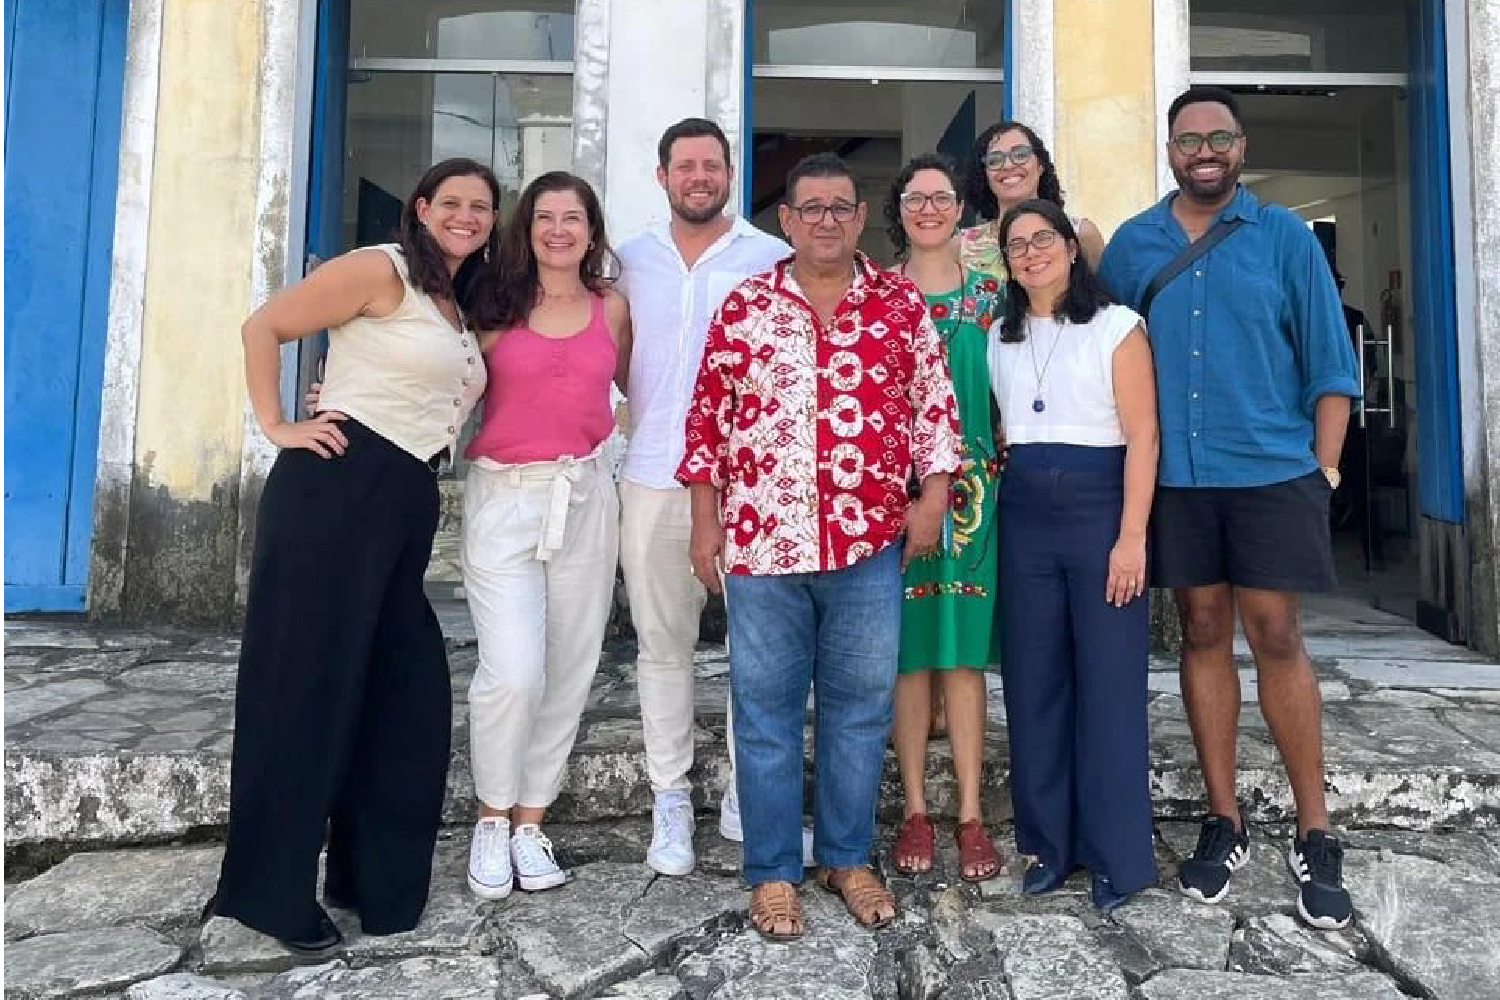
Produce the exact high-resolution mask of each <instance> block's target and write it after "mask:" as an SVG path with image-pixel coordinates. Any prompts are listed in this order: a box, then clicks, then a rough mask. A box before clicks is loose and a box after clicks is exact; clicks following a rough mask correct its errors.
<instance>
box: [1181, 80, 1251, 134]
mask: <svg viewBox="0 0 1500 1000" xmlns="http://www.w3.org/2000/svg"><path fill="white" fill-rule="evenodd" d="M1189 104H1222V105H1223V106H1224V107H1226V108H1228V109H1229V114H1230V116H1231V117H1232V118H1234V124H1235V127H1237V128H1239V129H1240V130H1241V131H1243V130H1244V128H1245V120H1244V118H1242V117H1240V102H1239V98H1237V97H1235V96H1234V95H1233V94H1231V93H1230V92H1229V91H1227V90H1225V89H1224V88H1223V87H1189V88H1188V89H1187V90H1184V91H1183V92H1182V93H1180V94H1178V95H1177V99H1176V100H1175V101H1173V102H1172V106H1171V107H1170V108H1168V109H1167V131H1168V132H1170V131H1172V126H1174V125H1176V124H1177V115H1178V113H1179V112H1180V111H1182V109H1183V108H1185V107H1187V106H1188V105H1189Z"/></svg>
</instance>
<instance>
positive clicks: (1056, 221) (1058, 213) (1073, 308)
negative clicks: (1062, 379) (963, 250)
mask: <svg viewBox="0 0 1500 1000" xmlns="http://www.w3.org/2000/svg"><path fill="white" fill-rule="evenodd" d="M1023 215H1039V216H1041V217H1042V218H1043V219H1045V220H1047V224H1048V225H1050V226H1051V227H1052V228H1053V229H1055V230H1056V231H1057V235H1059V236H1061V237H1062V238H1063V239H1064V240H1065V241H1066V242H1067V244H1068V246H1070V247H1072V248H1073V250H1074V251H1075V256H1074V259H1073V263H1072V264H1071V265H1070V266H1069V268H1068V289H1067V291H1065V292H1063V297H1062V298H1061V299H1059V300H1058V302H1057V308H1056V309H1055V310H1054V311H1053V318H1054V319H1058V320H1062V319H1066V320H1068V322H1070V323H1087V322H1088V321H1089V320H1091V319H1093V318H1094V314H1095V313H1097V312H1098V311H1099V310H1100V309H1103V308H1104V307H1105V306H1107V305H1109V304H1110V303H1111V302H1112V301H1114V300H1113V299H1111V298H1110V297H1109V292H1107V291H1105V288H1104V286H1103V285H1101V284H1100V283H1099V279H1098V278H1096V277H1095V276H1094V272H1093V271H1092V270H1090V269H1089V262H1088V260H1087V258H1085V257H1084V256H1083V254H1082V253H1077V252H1076V251H1077V249H1078V232H1077V230H1075V229H1074V228H1073V220H1071V219H1069V218H1068V213H1066V212H1064V211H1063V210H1062V206H1060V205H1058V204H1057V203H1056V202H1054V201H1048V200H1046V199H1044V198H1033V199H1032V200H1030V201H1023V202H1021V203H1020V204H1019V205H1016V206H1015V207H1014V208H1012V209H1010V210H1009V211H1007V212H1006V213H1005V217H1004V218H1002V219H1001V220H1000V226H999V229H1000V246H1001V247H1002V248H1003V247H1004V246H1005V243H1006V240H1007V239H1008V238H1009V236H1010V227H1011V226H1013V225H1015V222H1016V220H1017V219H1019V218H1020V217H1021V216H1023ZM1002 252H1003V251H1002ZM1007 273H1009V272H1008V270H1007ZM1030 308H1031V299H1030V296H1029V294H1028V293H1027V291H1026V289H1025V288H1024V287H1022V285H1021V283H1020V282H1018V281H1017V280H1016V279H1015V278H1014V277H1013V276H1011V277H1007V278H1006V282H1005V314H1004V316H1002V317H1001V319H1000V339H1001V340H1002V341H1003V342H1005V343H1007V344H1014V343H1018V342H1020V341H1023V340H1025V339H1026V314H1027V311H1028V310H1029V309H1030Z"/></svg>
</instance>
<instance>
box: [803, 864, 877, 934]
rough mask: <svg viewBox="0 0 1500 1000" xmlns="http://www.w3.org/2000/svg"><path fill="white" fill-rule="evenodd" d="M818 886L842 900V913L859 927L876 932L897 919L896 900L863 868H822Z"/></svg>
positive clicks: (861, 866) (868, 870) (860, 866)
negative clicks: (847, 913)
mask: <svg viewBox="0 0 1500 1000" xmlns="http://www.w3.org/2000/svg"><path fill="white" fill-rule="evenodd" d="M818 884H819V885H821V886H822V887H823V888H825V889H827V890H828V891H829V892H831V893H833V894H834V895H836V896H839V897H840V898H841V899H843V901H844V907H845V909H847V910H848V911H849V915H850V916H852V917H853V918H854V920H855V922H856V923H858V924H859V925H860V926H861V927H865V928H868V929H869V930H872V931H876V930H879V929H880V928H882V927H885V926H887V925H889V924H890V923H891V922H892V921H893V920H895V919H896V897H895V896H892V895H891V891H890V890H889V889H887V888H886V887H885V885H884V884H883V883H882V882H881V881H880V878H879V877H878V876H877V875H876V874H875V873H874V872H873V871H871V870H870V869H869V868H868V867H866V866H864V865H857V866H855V867H853V868H823V869H821V870H819V872H818Z"/></svg>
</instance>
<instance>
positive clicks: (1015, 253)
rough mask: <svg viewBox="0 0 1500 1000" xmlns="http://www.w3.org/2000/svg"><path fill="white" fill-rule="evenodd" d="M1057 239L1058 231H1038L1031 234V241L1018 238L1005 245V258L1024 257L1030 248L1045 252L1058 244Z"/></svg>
mask: <svg viewBox="0 0 1500 1000" xmlns="http://www.w3.org/2000/svg"><path fill="white" fill-rule="evenodd" d="M1057 238H1058V232H1057V230H1056V229H1038V230H1037V231H1036V232H1034V233H1032V234H1031V239H1029V240H1026V239H1022V238H1021V237H1019V236H1017V237H1016V238H1015V239H1013V240H1010V241H1008V242H1007V243H1006V244H1005V256H1007V257H1010V258H1012V259H1014V258H1016V257H1020V256H1023V255H1024V254H1025V253H1026V250H1027V248H1029V247H1036V248H1037V249H1038V250H1045V249H1047V248H1048V247H1050V246H1052V245H1053V244H1054V243H1056V242H1057Z"/></svg>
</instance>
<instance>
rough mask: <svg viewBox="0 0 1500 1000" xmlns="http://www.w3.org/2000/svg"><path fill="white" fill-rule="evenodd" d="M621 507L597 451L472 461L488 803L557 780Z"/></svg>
mask: <svg viewBox="0 0 1500 1000" xmlns="http://www.w3.org/2000/svg"><path fill="white" fill-rule="evenodd" d="M619 516H620V515H619V500H618V498H617V496H616V493H615V484H614V480H613V479H612V478H611V477H610V473H609V470H608V469H607V468H605V467H604V464H603V463H602V462H600V461H599V459H598V456H597V454H596V455H592V456H589V457H588V458H584V459H578V460H573V459H562V460H559V461H556V462H534V463H529V464H526V465H512V466H502V465H498V464H496V463H494V462H490V461H488V460H486V459H480V460H478V461H476V462H475V463H474V464H473V465H472V466H471V467H470V469H469V474H468V480H467V482H466V483H465V489H464V541H463V566H464V588H465V590H466V591H467V594H468V599H469V607H470V610H471V611H472V613H473V615H474V628H475V631H476V633H477V634H478V639H479V666H478V669H477V670H476V671H475V673H474V680H473V682H472V683H471V684H470V686H469V744H470V751H471V757H472V762H473V770H474V790H475V793H476V794H477V795H478V797H479V800H480V801H481V802H483V803H484V804H485V805H487V806H490V807H492V808H495V809H509V808H511V807H512V806H516V805H521V806H531V807H536V808H543V807H546V806H549V805H551V804H552V801H553V800H554V799H556V798H557V794H558V792H559V791H560V790H561V788H562V783H563V777H564V775H565V774H566V772H567V764H568V754H569V753H570V752H572V749H573V741H574V740H575V739H576V738H577V736H578V723H579V720H580V718H581V717H582V715H583V708H584V704H585V702H586V701H587V700H588V694H589V687H590V685H591V684H592V683H593V679H594V673H595V671H596V670H597V669H598V667H599V654H600V650H601V647H602V646H603V643H604V629H605V625H606V623H607V622H608V619H609V610H610V598H611V595H612V594H613V592H614V581H615V565H616V562H617V559H618V556H619Z"/></svg>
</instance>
